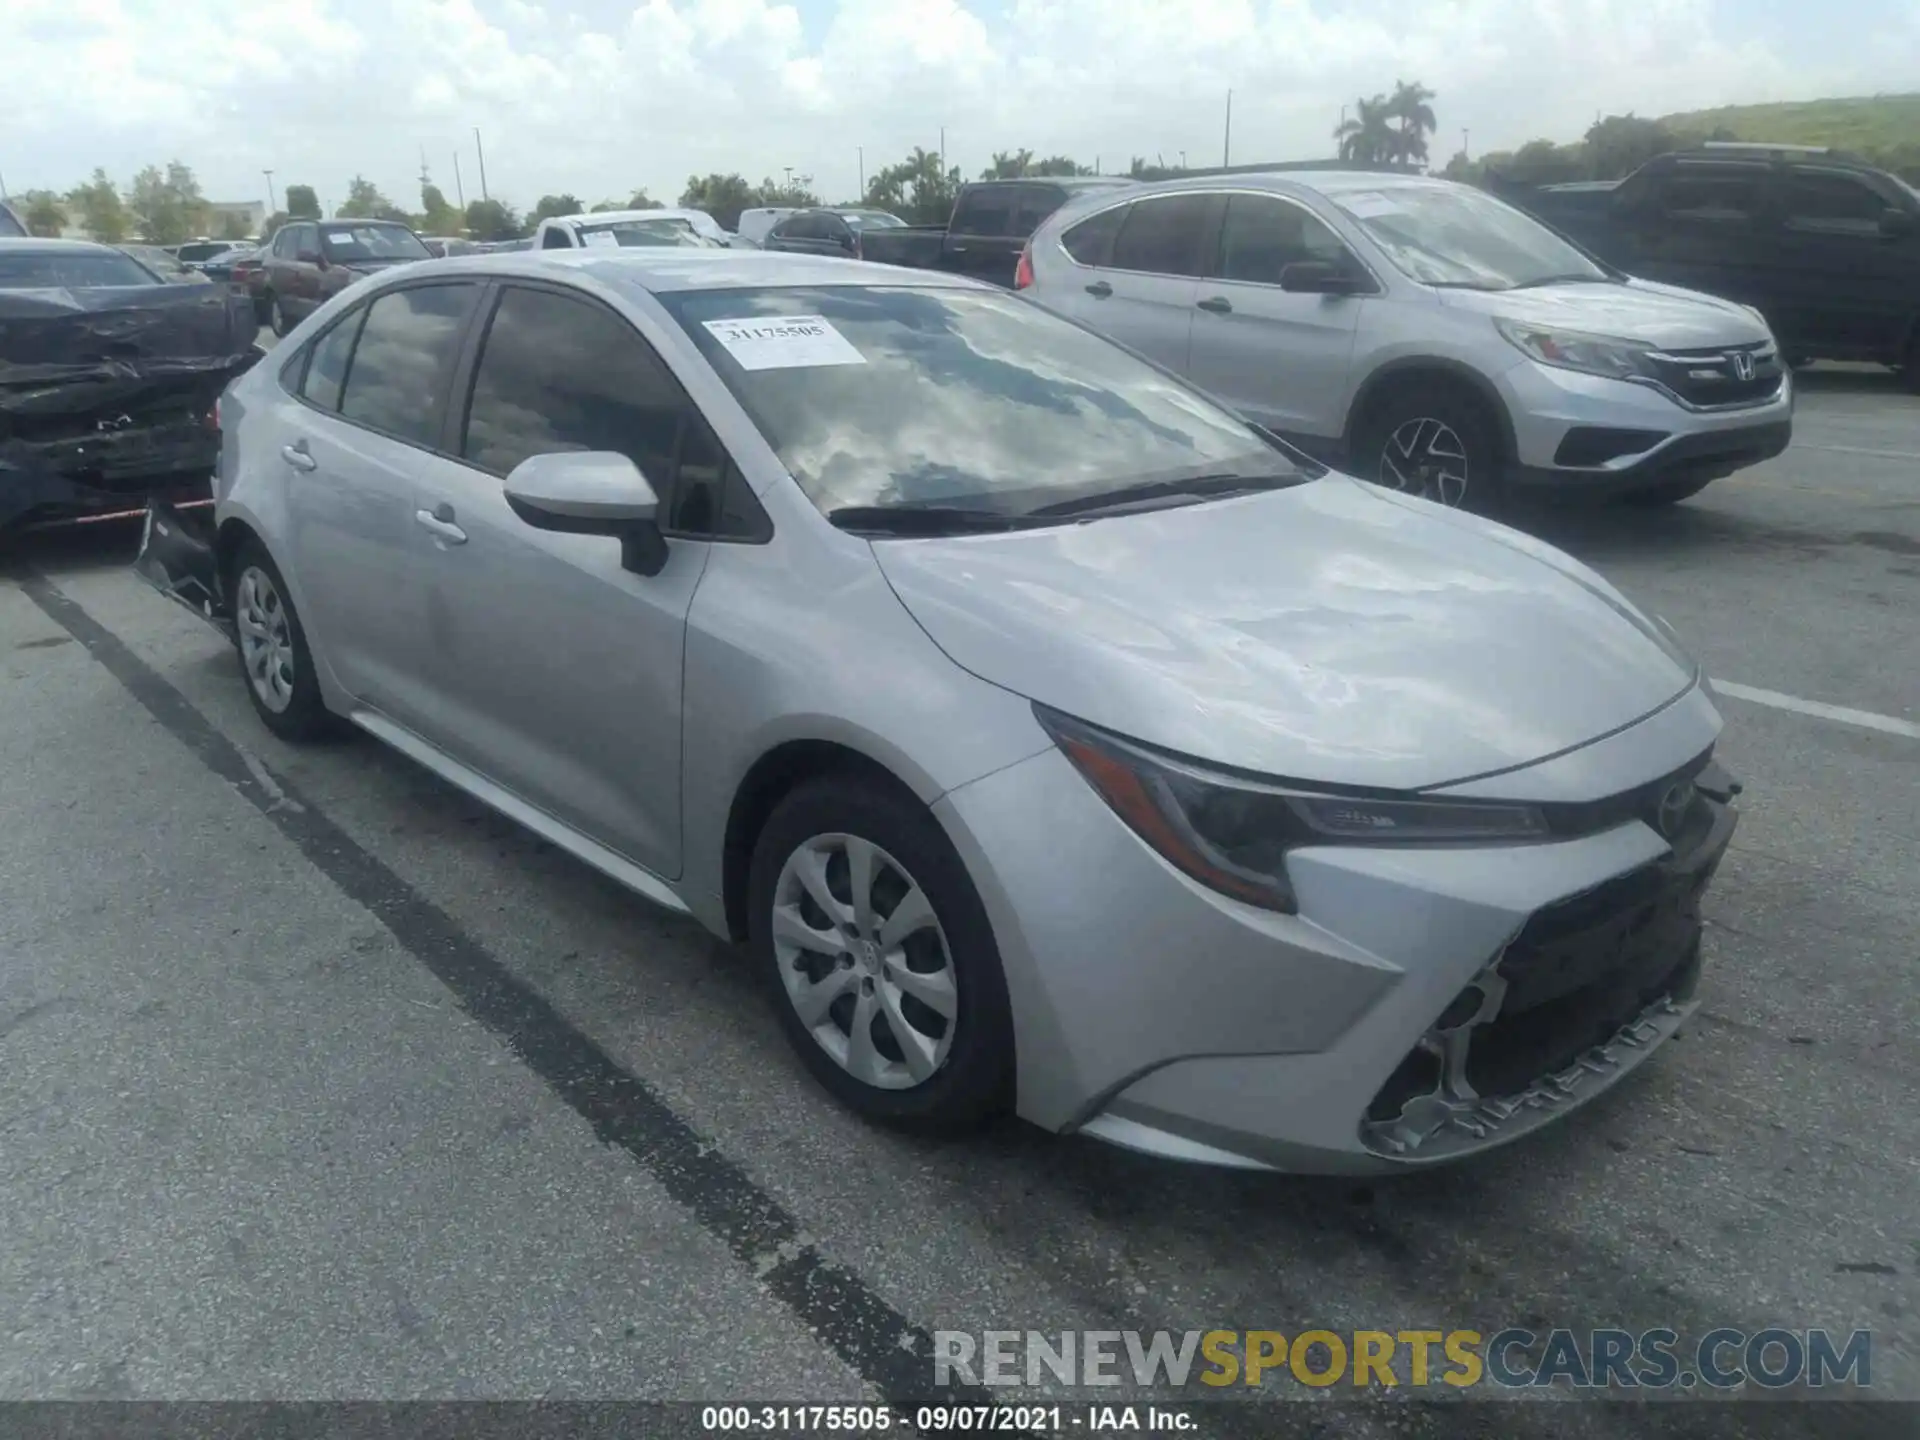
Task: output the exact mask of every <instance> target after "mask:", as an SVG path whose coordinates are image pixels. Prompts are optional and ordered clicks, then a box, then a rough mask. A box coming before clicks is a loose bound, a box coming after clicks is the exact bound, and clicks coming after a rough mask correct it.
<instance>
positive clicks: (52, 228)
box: [14, 190, 67, 240]
mask: <svg viewBox="0 0 1920 1440" xmlns="http://www.w3.org/2000/svg"><path fill="white" fill-rule="evenodd" d="M14 199H15V201H16V202H17V205H16V207H15V208H17V209H18V210H19V212H20V218H21V219H22V220H24V221H26V224H27V233H28V234H30V235H38V236H41V237H42V238H43V239H47V240H58V239H59V238H60V232H61V231H63V230H65V229H66V228H67V207H66V204H65V202H64V201H62V200H61V198H60V197H59V196H58V195H56V194H54V193H53V191H51V190H23V191H21V192H20V193H19V194H18V195H16V196H15V197H14Z"/></svg>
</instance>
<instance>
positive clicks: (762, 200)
mask: <svg viewBox="0 0 1920 1440" xmlns="http://www.w3.org/2000/svg"><path fill="white" fill-rule="evenodd" d="M808 178H809V177H805V176H803V177H801V178H800V179H798V180H791V181H780V180H775V179H773V178H772V177H771V176H769V177H768V178H767V179H765V180H762V181H761V182H760V188H759V189H758V190H756V191H754V192H753V203H754V204H755V205H784V206H787V207H789V208H791V209H794V210H809V209H812V208H813V207H814V206H816V205H818V204H819V203H820V197H819V195H817V194H816V193H815V192H814V190H813V187H812V186H811V185H809V184H808V183H807V181H808ZM734 223H735V224H736V225H737V224H738V223H739V222H738V221H737V220H736V221H735V222H734Z"/></svg>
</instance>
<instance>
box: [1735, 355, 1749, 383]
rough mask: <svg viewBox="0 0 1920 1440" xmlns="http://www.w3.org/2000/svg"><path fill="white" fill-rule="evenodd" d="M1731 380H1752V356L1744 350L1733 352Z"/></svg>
mask: <svg viewBox="0 0 1920 1440" xmlns="http://www.w3.org/2000/svg"><path fill="white" fill-rule="evenodd" d="M1733 378H1734V379H1736V380H1751V379H1752V378H1753V356H1751V355H1749V354H1748V353H1747V352H1746V351H1744V350H1736V351H1734V352H1733Z"/></svg>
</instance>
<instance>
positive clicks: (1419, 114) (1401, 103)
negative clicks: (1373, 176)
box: [1386, 80, 1440, 169]
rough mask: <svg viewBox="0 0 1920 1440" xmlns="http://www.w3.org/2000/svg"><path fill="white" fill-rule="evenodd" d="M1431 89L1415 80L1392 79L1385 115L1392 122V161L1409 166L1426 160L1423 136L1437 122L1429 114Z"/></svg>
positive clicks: (1424, 163) (1428, 132)
mask: <svg viewBox="0 0 1920 1440" xmlns="http://www.w3.org/2000/svg"><path fill="white" fill-rule="evenodd" d="M1433 98H1434V96H1433V91H1431V90H1429V89H1428V88H1427V87H1426V86H1424V85H1422V84H1421V83H1420V82H1419V81H1417V80H1416V81H1414V82H1413V83H1412V84H1409V83H1407V82H1406V81H1405V80H1396V81H1394V82H1393V94H1391V95H1389V96H1388V97H1387V112H1386V113H1387V118H1388V119H1389V120H1391V121H1393V122H1394V141H1393V160H1394V162H1395V163H1396V164H1399V165H1404V166H1407V167H1408V168H1409V169H1412V168H1414V167H1416V166H1420V167H1424V166H1425V165H1426V163H1427V137H1428V136H1429V135H1431V134H1433V132H1434V130H1435V129H1436V128H1437V127H1438V125H1439V123H1440V122H1439V121H1438V120H1437V119H1435V118H1434V113H1433Z"/></svg>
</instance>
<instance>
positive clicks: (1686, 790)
mask: <svg viewBox="0 0 1920 1440" xmlns="http://www.w3.org/2000/svg"><path fill="white" fill-rule="evenodd" d="M1692 808H1693V782H1692V781H1691V780H1682V781H1680V782H1679V783H1678V784H1676V785H1672V786H1670V787H1668V789H1667V793H1666V794H1664V795H1662V796H1661V797H1660V805H1659V808H1658V809H1656V810H1655V811H1654V816H1653V823H1654V825H1655V827H1656V828H1657V829H1658V830H1659V831H1660V833H1661V834H1662V835H1663V836H1665V837H1666V838H1667V839H1669V840H1671V839H1673V837H1674V836H1676V835H1678V834H1679V833H1680V827H1681V826H1682V825H1685V824H1686V823H1687V811H1689V810H1691V809H1692Z"/></svg>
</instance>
